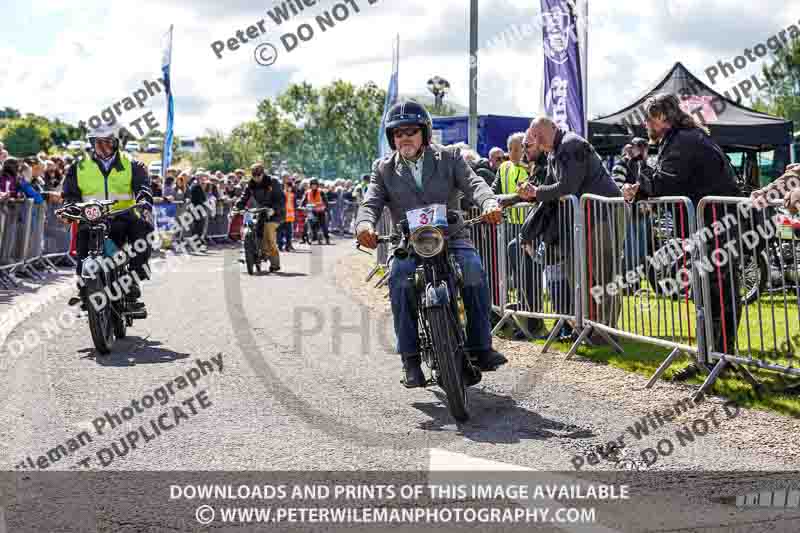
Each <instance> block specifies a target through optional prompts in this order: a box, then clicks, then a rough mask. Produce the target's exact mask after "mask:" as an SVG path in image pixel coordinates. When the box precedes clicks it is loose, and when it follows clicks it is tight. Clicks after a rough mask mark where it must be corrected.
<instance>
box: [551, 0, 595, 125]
mask: <svg viewBox="0 0 800 533" xmlns="http://www.w3.org/2000/svg"><path fill="white" fill-rule="evenodd" d="M541 3H542V38H543V44H544V107H545V110H546V111H547V114H548V116H550V117H551V118H552V119H553V120H554V121H555V123H556V124H558V126H559V127H560V128H562V129H564V130H568V131H573V132H575V133H577V134H578V135H581V136H582V137H586V132H585V131H584V123H585V122H584V120H585V112H586V110H585V109H584V108H583V79H582V78H583V76H582V74H581V72H582V71H581V54H580V48H579V45H578V39H577V35H578V31H577V15H578V14H577V13H576V11H575V2H574V0H573V1H569V0H566V1H565V0H541Z"/></svg>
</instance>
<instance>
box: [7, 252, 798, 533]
mask: <svg viewBox="0 0 800 533" xmlns="http://www.w3.org/2000/svg"><path fill="white" fill-rule="evenodd" d="M334 242H335V245H334V246H315V247H314V248H313V252H312V251H309V249H308V247H305V248H301V249H300V251H299V252H298V253H295V254H286V255H284V256H283V270H282V272H280V273H277V274H263V275H259V276H252V277H251V276H248V275H247V274H246V273H243V265H240V264H239V263H238V257H239V253H238V249H236V248H233V247H230V248H215V249H212V250H211V251H209V253H207V254H202V255H196V256H192V257H191V258H190V259H188V260H187V259H180V258H174V257H172V258H170V259H168V260H167V261H166V262H163V263H162V262H159V263H158V265H159V268H157V270H161V273H160V274H158V275H157V276H156V278H155V279H154V280H153V281H151V282H148V283H147V284H146V285H145V287H144V299H145V301H146V303H147V307H148V309H149V313H150V315H149V317H148V318H147V319H146V320H143V321H137V322H136V323H135V324H134V326H133V327H132V328H130V329H129V330H128V331H129V336H128V338H126V339H124V340H121V341H118V342H117V344H116V345H115V347H114V351H113V353H112V354H111V355H109V356H105V357H101V356H98V355H97V354H95V353H94V350H93V348H92V344H91V338H90V336H89V331H88V326H87V324H86V320H85V319H82V318H79V319H75V320H74V324H72V325H71V327H67V328H65V327H64V324H69V323H70V322H72V321H73V319H72V318H71V315H70V313H72V311H71V310H69V308H67V307H66V304H65V302H66V299H67V296H68V295H69V291H70V283H71V282H70V281H69V278H67V279H66V280H62V281H59V282H57V283H56V284H54V285H53V286H51V287H49V288H48V289H47V291H44V290H41V291H39V293H37V294H33V295H23V296H19V297H15V299H13V300H12V303H13V306H12V307H6V308H5V311H4V312H6V313H8V312H10V309H12V308H16V309H21V308H23V307H25V306H30V305H31V302H35V301H37V300H36V299H37V298H38V299H39V301H42V302H44V303H46V304H47V305H46V306H45V307H44V309H42V310H36V311H35V312H33V313H32V314H31V315H30V316H28V317H27V318H24V320H22V321H21V322H20V323H19V324H17V325H16V326H15V327H14V328H13V330H10V331H6V333H8V336H7V338H6V341H5V348H4V350H3V352H2V355H1V356H0V384H2V385H0V402H2V405H3V406H4V407H3V409H2V410H0V428H2V430H0V458H2V463H3V465H4V469H6V470H8V471H11V472H12V473H13V474H14V475H15V476H17V477H16V478H15V479H17V480H18V481H17V483H16V485H15V487H16V488H15V489H14V490H15V491H16V499H13V498H12V500H10V501H8V500H7V501H6V510H5V515H6V519H7V521H8V524H9V527H8V531H16V530H45V529H49V528H44V529H42V528H33V527H32V528H31V529H26V528H25V527H23V524H25V523H26V522H25V521H26V520H28V519H30V518H31V515H30V513H29V512H27V511H26V512H23V509H27V508H26V507H25V502H27V503H26V504H27V505H33V502H35V501H37V500H36V498H35V497H31V498H29V499H25V498H22V497H21V495H22V494H23V493H25V491H30V490H34V489H33V485H34V484H36V483H38V482H39V480H40V474H38V473H39V472H52V471H54V470H61V471H68V472H72V473H76V472H83V471H91V472H101V473H102V472H110V471H116V470H121V471H153V472H161V473H160V474H157V476H162V478H163V479H165V480H167V479H170V478H169V474H168V473H164V471H221V472H222V471H276V472H278V471H281V472H285V471H339V472H351V473H357V472H362V471H386V472H387V474H386V475H387V476H390V474H388V472H397V471H417V472H423V473H429V475H430V476H431V479H432V478H433V477H432V476H433V475H434V474H432V473H431V472H441V471H452V470H466V471H475V470H488V471H496V470H507V469H516V470H521V469H530V470H535V471H542V472H543V471H561V472H562V474H560V476H561V478H564V479H573V477H571V476H572V475H573V474H574V473H575V472H574V469H573V465H574V464H575V461H578V459H576V457H577V456H581V457H583V459H582V460H584V461H588V458H587V457H586V454H587V453H589V452H591V451H592V450H594V449H595V447H596V446H597V445H601V444H603V443H606V442H608V441H609V440H613V439H615V438H617V437H618V436H619V435H621V434H624V433H625V431H626V427H627V426H629V425H631V424H633V423H634V421H636V420H639V418H640V417H642V416H644V415H645V414H646V413H647V412H649V411H651V408H652V406H653V405H662V406H663V405H666V406H670V405H673V404H674V402H675V401H676V400H679V399H680V398H681V397H685V396H686V393H685V392H682V391H680V390H676V389H674V388H669V386H667V385H664V386H660V387H657V389H658V390H655V391H653V392H651V393H646V392H644V391H643V389H642V387H641V381H642V380H640V378H639V377H638V376H633V377H631V376H625V375H622V373H620V372H618V371H615V370H613V369H607V368H594V367H590V366H589V365H587V364H585V363H582V362H580V361H577V362H571V363H559V361H560V359H558V358H553V359H548V358H545V357H544V356H542V357H541V358H536V359H533V360H531V361H530V363H526V364H510V365H507V367H505V368H503V369H501V370H500V371H498V372H495V373H492V374H487V375H485V377H484V381H483V382H482V383H481V384H480V385H479V386H478V387H475V388H473V389H472V390H471V392H470V401H471V405H472V407H471V409H472V415H473V416H472V420H471V421H470V422H469V423H468V424H466V425H464V426H461V427H458V426H457V425H456V424H455V423H454V421H453V419H452V418H451V417H450V415H449V413H448V411H447V408H446V405H445V404H444V403H443V402H444V398H443V397H442V396H441V393H440V391H439V390H438V389H435V388H431V389H424V390H423V389H417V390H406V389H404V388H403V387H402V386H401V385H400V383H399V378H400V368H401V366H400V361H399V357H398V356H397V355H396V354H395V353H393V350H392V344H393V332H392V327H391V317H390V316H388V315H386V314H385V313H384V312H382V311H378V310H376V307H375V306H368V305H364V303H363V302H362V301H359V300H357V299H356V298H354V296H353V295H352V294H351V293H350V292H349V291H348V290H347V289H346V288H343V287H342V286H341V284H340V283H338V282H337V275H338V276H341V275H342V274H341V273H342V272H343V271H344V272H345V274H346V273H348V272H350V271H352V273H353V274H352V275H362V273H363V272H362V271H361V270H358V268H357V267H356V266H353V265H362V266H363V264H364V261H363V260H361V259H359V258H354V257H353V254H354V253H356V252H354V251H353V249H352V247H351V245H350V243H349V242H348V241H344V240H339V241H334ZM337 272H338V274H337ZM6 325H8V324H6ZM12 325H13V324H12ZM47 328H49V329H47ZM45 331H49V332H51V337H50V338H47V336H46V333H45ZM32 332H33V333H32ZM36 337H39V339H38V342H34V340H35V339H36ZM22 346H24V349H23V348H22ZM564 365H571V366H568V367H564ZM220 367H221V368H220ZM565 376H566V377H565ZM572 378H574V379H572ZM613 380H616V381H617V383H616V384H615V383H613ZM618 384H627V385H626V387H627V386H628V385H630V386H631V387H632V389H631V390H633V389H635V392H629V391H626V390H625V388H622V387H618V386H616V385H618ZM612 385H613V386H612ZM612 389H613V392H612ZM159 391H160V392H159ZM606 392H608V394H606ZM645 394H649V395H650V396H648V398H650V397H652V398H654V400H653V403H651V404H650V405H649V406H648V405H644V404H642V400H641V398H643V397H644V395H645ZM148 398H149V400H148ZM190 398H194V399H193V400H191V401H188V399H190ZM132 401H135V402H137V406H138V407H136V408H134V407H133V406H132V404H131V402H132ZM161 401H163V402H164V405H161V404H160V402H161ZM181 402H183V403H181ZM148 403H149V404H151V405H149V406H148ZM175 406H178V407H179V408H178V411H177V412H176V411H175ZM123 408H126V409H125V410H123ZM137 409H138V410H139V411H140V412H137ZM712 411H714V412H715V413H716V416H717V418H718V421H719V424H716V422H714V423H713V424H714V425H717V426H718V427H716V429H714V430H712V431H709V432H708V434H707V435H704V436H703V438H700V437H697V439H696V440H695V442H693V443H690V444H689V445H687V446H678V447H677V448H678V449H677V451H676V452H675V453H673V454H671V455H670V456H669V457H659V460H658V461H657V462H656V463H655V464H654V465H652V466H651V467H650V468H647V469H646V470H647V472H646V473H642V472H630V473H628V474H626V475H629V476H631V477H629V478H626V479H628V482H629V483H630V485H631V486H632V487H635V488H636V491H634V494H635V502H636V504H635V505H633V504H632V502H633V501H634V500H631V501H629V502H627V504H626V505H627V507H626V506H625V505H623V506H621V507H620V508H619V509H616V510H615V511H613V512H612V511H609V512H607V513H606V514H601V515H600V516H599V517H598V520H599V522H602V523H603V524H604V525H605V526H607V527H608V528H610V529H608V530H612V531H645V530H648V531H650V530H652V531H656V530H658V531H690V530H694V529H691V528H690V527H689V526H693V527H699V525H700V524H703V525H704V527H705V528H706V529H702V531H729V530H730V531H733V530H734V529H727V528H728V527H731V528H732V527H733V526H734V524H739V525H738V526H737V527H739V529H736V530H738V531H751V530H752V531H765V530H770V531H797V530H798V529H799V528H798V520H800V509H797V508H795V509H794V510H790V511H786V510H784V511H778V510H776V509H771V508H768V507H763V506H762V507H761V508H758V507H756V508H753V509H740V508H737V507H735V506H733V505H730V504H727V503H720V502H719V501H717V500H715V498H716V499H718V498H720V497H722V496H734V497H735V496H736V495H737V494H738V495H742V494H745V493H752V492H758V491H761V490H766V489H765V487H768V486H772V485H770V484H769V483H767V478H766V474H743V473H742V472H744V471H762V472H766V471H779V472H785V471H790V470H797V469H798V457H800V456H798V454H797V444H796V440H797V439H796V435H797V433H796V431H797V429H798V426H797V424H796V423H794V422H793V421H792V422H786V421H785V420H783V417H778V416H777V415H770V414H759V413H741V414H738V415H737V416H734V417H727V418H726V415H725V410H724V408H723V404H722V401H721V400H718V399H709V400H708V401H707V403H706V404H704V405H702V406H699V407H697V408H696V413H697V414H694V413H692V416H691V417H689V418H687V420H688V422H691V421H692V420H694V419H697V418H702V417H706V418H705V419H706V420H707V421H708V424H710V425H711V424H712V418H713V416H712V415H708V414H707V413H709V412H712ZM162 414H164V415H163V417H161V418H159V415H162ZM115 416H119V417H120V418H119V421H117V420H116V419H115ZM126 416H127V417H128V418H129V420H125V417H126ZM759 417H760V418H759ZM765 417H766V418H765ZM762 420H766V421H767V422H764V423H762V422H761V421H762ZM159 424H163V425H161V426H159ZM757 424H761V425H757ZM112 426H115V427H112ZM156 426H158V427H160V428H162V430H161V432H160V434H157V427H156ZM166 426H169V429H168V430H167V429H164V428H165V427H166ZM743 427H745V428H749V430H752V428H753V427H756V428H759V427H760V428H762V430H763V431H769V432H770V433H769V435H767V436H766V437H764V435H761V437H763V438H760V439H759V438H758V437H757V436H754V437H753V439H754V440H753V439H751V440H748V441H746V442H742V441H741V439H738V437H737V434H738V435H741V433H742V428H743ZM673 429H674V428H670V427H669V425H667V426H665V427H662V428H660V429H659V430H658V434H657V436H656V435H653V436H651V437H650V438H649V439H643V440H642V442H637V443H635V444H636V445H635V446H629V448H630V450H626V451H625V452H624V457H626V458H627V460H628V462H627V463H626V462H624V461H623V462H617V461H616V460H610V459H608V458H605V459H602V460H599V461H598V462H597V464H596V465H590V464H586V465H585V467H582V471H587V470H588V471H592V472H597V471H598V470H605V471H606V472H608V471H617V472H619V471H620V469H621V467H622V466H625V465H627V466H628V467H630V466H631V465H636V466H637V467H641V468H642V469H643V470H644V469H645V467H644V466H642V464H641V463H642V461H641V456H640V452H641V450H642V449H644V448H648V447H652V448H655V447H656V444H657V443H658V441H659V439H660V438H663V437H670V438H671V440H672V441H675V444H677V442H678V441H677V439H676V438H675V434H674V430H673ZM654 433H656V432H655V431H654ZM131 434H133V435H134V437H130V435H131ZM87 435H88V437H89V438H90V439H91V442H89V441H88V439H87ZM126 436H127V437H126ZM147 437H150V438H149V439H148V438H147ZM126 438H127V440H126ZM132 438H135V439H136V440H135V441H134V442H133V443H131V439H132ZM120 439H122V440H120ZM631 440H632V438H631ZM754 442H758V443H760V444H759V445H758V446H756V445H755V444H754ZM770 442H773V443H774V442H785V443H790V444H787V445H786V446H790V445H791V446H793V448H792V449H791V450H786V449H783V448H773V447H770ZM112 444H115V446H116V448H115V447H113V446H112ZM133 444H135V449H134V448H133ZM59 445H62V448H60V450H61V451H60V452H59V451H56V452H53V451H52V450H53V449H54V448H57V447H58V446H59ZM127 445H130V446H127ZM765 450H766V451H765ZM49 451H50V457H47V456H48V452H49ZM42 456H44V460H42V459H40V458H41V457H42ZM618 458H619V457H616V458H615V459H618ZM39 461H42V462H41V463H39ZM37 463H39V465H38V466H37ZM734 470H735V471H737V472H734ZM710 471H716V472H717V474H716V475H715V476H704V475H703V474H702V473H703V472H710ZM174 475H175V476H178V475H179V474H178V473H177V472H174ZM343 475H344V474H343ZM442 475H445V474H442ZM487 475H488V474H487ZM540 475H541V476H543V477H542V478H541V479H542V480H544V479H545V478H546V477H547V476H546V475H545V474H540ZM615 475H616V474H615ZM19 476H23V478H20V477H19ZM565 476H566V477H565ZM780 477H781V479H783V478H787V479H790V480H794V481H793V482H794V485H792V486H794V487H796V488H798V489H800V486H798V481H797V480H798V478H797V475H793V476H790V475H783V476H780ZM123 478H124V476H122V475H120V477H118V478H113V477H112V478H110V479H111V481H109V480H108V479H107V480H106V482H108V483H110V484H111V485H110V487H111V488H108V490H109V495H110V494H111V493H113V492H114V489H113V488H114V481H113V479H119V480H120V481H119V485H118V486H116V488H117V489H119V490H122V489H121V487H122V486H125V487H128V486H129V485H125V482H124V481H122V479H123ZM561 478H559V479H561ZM19 479H25V480H27V483H28V485H26V484H25V483H23V482H21V481H19ZM155 479H158V478H155ZM387 479H388V478H387ZM151 481H152V480H151ZM41 483H42V486H46V485H48V484H49V485H54V486H55V485H58V484H59V483H56V482H54V481H53V479H52V478H50V479H49V481H41ZM63 483H67V481H63ZM136 483H141V481H137V482H136ZM12 485H13V484H12ZM778 485H780V484H778ZM778 485H775V488H780V487H779V486H778ZM37 487H38V485H37ZM39 488H41V487H39ZM23 489H24V490H23ZM8 490H11V489H7V492H6V495H8ZM14 490H11V492H12V493H14ZM36 490H38V489H36ZM159 490H162V491H163V490H166V489H163V488H161V489H159ZM26 494H28V493H26ZM127 495H128V497H131V498H133V497H134V496H132V495H131V493H127ZM95 496H97V495H96V494H95ZM161 500H166V498H164V497H162V498H161ZM762 501H763V500H762ZM169 504H170V502H169V501H162V502H161V505H162V506H163V507H164V509H163V510H164V512H165V514H169V515H170V516H171V517H172V519H173V520H177V518H175V514H174V513H172V512H170V511H169V509H168V507H169ZM32 508H36V507H35V506H34V507H32ZM667 508H670V509H673V511H669V512H668V511H666V509H667ZM48 509H50V510H49V511H41V512H40V513H38V514H37V515H36V516H37V518H39V519H45V517H46V518H47V520H56V521H57V520H58V519H59V516H60V517H61V518H63V516H64V515H63V512H59V511H58V510H57V509H56V508H52V509H51V508H49V507H48ZM674 509H679V510H680V511H674ZM26 513H27V514H26ZM92 513H93V514H92V516H93V518H92V520H90V521H89V522H91V525H90V527H89V526H87V527H88V529H92V530H98V531H99V530H110V531H120V530H130V531H140V530H152V531H157V530H162V529H161V528H162V527H163V528H164V529H163V530H169V531H176V530H180V531H184V530H186V531H191V530H194V529H196V528H197V527H199V526H198V525H197V524H196V523H195V524H193V525H190V524H188V523H185V522H180V521H177V522H174V523H171V522H169V520H166V522H163V521H162V519H161V518H159V519H158V520H150V521H148V520H149V519H148V520H145V519H144V518H142V517H141V516H140V517H138V518H131V517H130V514H131V510H130V509H127V508H123V507H119V506H116V507H115V506H108V507H103V508H98V507H96V506H95V507H93V512H92ZM157 514H158V512H157V511H152V512H151V515H157ZM137 520H139V521H138V522H137ZM168 522H169V524H170V525H165V524H167V523H168ZM1 523H2V517H0V524H1ZM99 524H102V525H99ZM137 524H138V525H137ZM159 524H161V525H159ZM12 526H16V527H12ZM51 526H52V524H51ZM587 527H588V528H587V529H580V528H578V529H574V528H573V529H570V528H569V527H567V528H566V529H564V528H563V527H562V529H556V530H576V531H577V530H580V531H603V529H601V528H600V524H599V523H598V524H595V525H594V526H591V527H589V526H587ZM748 528H750V529H748ZM323 529H325V528H323ZM74 530H76V531H77V530H86V528H83V527H77V526H75V529H74ZM220 530H222V529H220ZM299 530H307V529H304V528H300V529H299ZM367 530H374V528H373V529H370V528H367V529H365V531H367ZM2 532H3V529H2V528H1V527H0V533H2Z"/></svg>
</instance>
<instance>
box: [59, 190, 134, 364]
mask: <svg viewBox="0 0 800 533" xmlns="http://www.w3.org/2000/svg"><path fill="white" fill-rule="evenodd" d="M115 203H116V200H92V201H89V202H84V203H72V204H67V205H65V206H64V207H62V208H60V209H57V210H56V212H55V214H56V216H59V217H61V218H63V219H65V220H70V221H73V222H77V223H78V224H79V225H80V226H82V227H84V228H86V229H87V231H88V239H89V241H88V242H89V253H88V255H87V256H86V258H85V259H84V260H83V264H82V266H81V280H82V283H83V286H84V287H85V290H83V291H81V297H82V300H83V308H84V309H86V313H87V315H88V318H89V331H90V333H91V335H92V341H93V342H94V346H95V348H96V349H97V351H98V352H99V353H101V354H108V353H110V352H111V347H112V346H113V344H114V340H115V339H123V338H125V335H126V334H127V328H128V327H129V326H132V325H133V321H134V320H141V319H144V318H147V311H146V310H145V309H135V308H134V307H133V306H132V302H133V301H134V299H133V298H130V297H129V296H128V295H127V292H128V289H129V288H130V287H131V285H132V283H133V277H132V274H131V272H130V270H129V262H128V257H127V254H124V253H123V254H119V253H118V252H119V249H118V248H117V245H116V244H115V243H114V241H113V240H111V238H110V237H109V232H110V229H111V220H112V219H113V218H114V217H117V216H119V215H121V214H123V213H127V212H128V211H132V210H134V209H137V208H141V207H143V206H144V205H145V204H136V205H133V206H131V207H128V208H126V209H122V210H119V211H115V212H113V213H112V212H111V211H110V210H111V206H112V205H114V204H115Z"/></svg>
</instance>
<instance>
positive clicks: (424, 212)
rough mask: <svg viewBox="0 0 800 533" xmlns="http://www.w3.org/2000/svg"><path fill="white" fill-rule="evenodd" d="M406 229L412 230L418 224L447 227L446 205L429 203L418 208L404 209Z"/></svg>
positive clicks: (418, 225)
mask: <svg viewBox="0 0 800 533" xmlns="http://www.w3.org/2000/svg"><path fill="white" fill-rule="evenodd" d="M406 218H407V219H408V229H409V230H410V231H414V230H415V229H417V228H418V227H420V226H439V227H444V228H446V227H447V206H446V205H444V204H431V205H428V206H425V207H421V208H419V209H412V210H411V211H406Z"/></svg>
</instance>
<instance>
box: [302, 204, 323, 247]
mask: <svg viewBox="0 0 800 533" xmlns="http://www.w3.org/2000/svg"><path fill="white" fill-rule="evenodd" d="M315 207H316V206H315V205H314V204H306V206H305V207H303V211H304V212H305V215H306V216H305V222H304V223H303V224H304V225H303V240H302V242H303V243H305V244H312V243H313V242H314V241H317V244H322V235H321V229H322V228H321V227H320V223H319V215H318V214H317V212H316V211H315V210H314V208H315Z"/></svg>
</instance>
